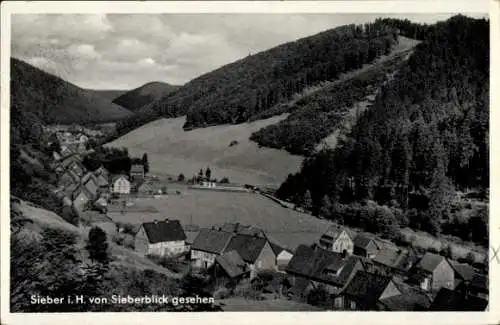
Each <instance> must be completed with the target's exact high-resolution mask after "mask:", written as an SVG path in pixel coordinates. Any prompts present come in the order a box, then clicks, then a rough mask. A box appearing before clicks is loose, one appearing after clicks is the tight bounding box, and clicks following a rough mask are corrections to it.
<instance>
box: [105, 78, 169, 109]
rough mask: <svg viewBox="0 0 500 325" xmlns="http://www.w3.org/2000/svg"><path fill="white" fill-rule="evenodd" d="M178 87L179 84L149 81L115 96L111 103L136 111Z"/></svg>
mask: <svg viewBox="0 0 500 325" xmlns="http://www.w3.org/2000/svg"><path fill="white" fill-rule="evenodd" d="M178 88H179V86H174V85H170V84H168V83H165V82H158V81H155V82H149V83H147V84H145V85H142V86H140V87H138V88H135V89H132V90H130V91H128V92H124V93H122V94H121V95H119V96H117V97H115V99H114V100H113V103H115V104H118V105H120V106H122V107H125V108H126V109H129V110H131V111H133V112H136V111H137V110H139V108H141V107H143V106H144V105H147V104H149V103H151V102H153V101H155V100H157V99H159V98H161V97H163V96H165V95H167V94H170V93H171V92H173V91H175V90H177V89H178Z"/></svg>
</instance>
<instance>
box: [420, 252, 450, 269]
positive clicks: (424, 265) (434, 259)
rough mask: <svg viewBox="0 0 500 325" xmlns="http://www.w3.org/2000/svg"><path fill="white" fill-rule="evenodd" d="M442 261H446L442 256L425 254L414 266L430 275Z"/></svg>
mask: <svg viewBox="0 0 500 325" xmlns="http://www.w3.org/2000/svg"><path fill="white" fill-rule="evenodd" d="M443 261H446V258H445V257H444V256H441V255H437V254H433V253H429V252H427V253H425V255H424V256H423V257H422V258H421V259H420V261H419V262H418V264H417V265H416V268H417V269H419V270H423V271H426V272H431V273H432V272H434V270H435V269H436V268H437V267H438V266H439V264H441V262H443Z"/></svg>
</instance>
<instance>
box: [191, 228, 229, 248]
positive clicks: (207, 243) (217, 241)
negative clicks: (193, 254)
mask: <svg viewBox="0 0 500 325" xmlns="http://www.w3.org/2000/svg"><path fill="white" fill-rule="evenodd" d="M232 236H233V234H232V233H228V232H225V231H219V230H215V229H206V228H205V229H201V230H200V232H199V234H198V236H196V239H195V240H194V242H193V245H191V249H194V250H198V251H204V252H208V253H213V254H222V252H223V251H224V249H225V248H226V246H227V244H228V243H229V241H230V240H231V237H232Z"/></svg>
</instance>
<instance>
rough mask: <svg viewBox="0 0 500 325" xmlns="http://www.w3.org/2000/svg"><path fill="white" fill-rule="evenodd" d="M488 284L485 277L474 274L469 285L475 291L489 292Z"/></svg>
mask: <svg viewBox="0 0 500 325" xmlns="http://www.w3.org/2000/svg"><path fill="white" fill-rule="evenodd" d="M488 282H489V281H488V277H487V276H486V275H483V274H479V273H477V272H475V273H474V275H473V276H472V279H471V280H470V283H469V285H470V286H471V287H474V288H476V289H480V290H482V291H483V292H488V290H489V287H488Z"/></svg>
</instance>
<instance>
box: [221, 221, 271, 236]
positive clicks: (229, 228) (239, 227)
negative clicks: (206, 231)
mask: <svg viewBox="0 0 500 325" xmlns="http://www.w3.org/2000/svg"><path fill="white" fill-rule="evenodd" d="M214 229H218V230H221V231H225V232H232V233H237V234H242V235H250V236H254V235H258V236H261V237H265V233H264V231H263V230H262V229H260V228H257V227H254V226H251V225H244V224H241V223H239V222H236V223H232V222H226V223H224V224H222V225H220V226H215V227H214Z"/></svg>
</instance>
